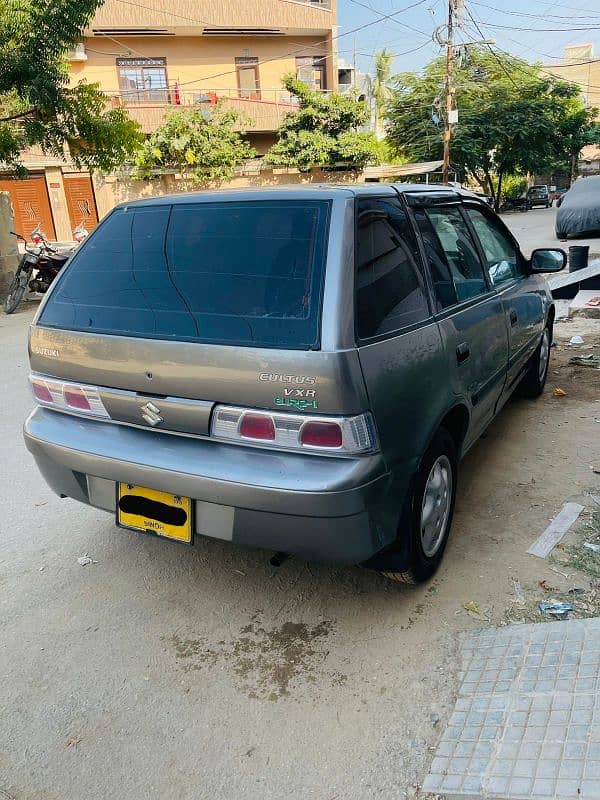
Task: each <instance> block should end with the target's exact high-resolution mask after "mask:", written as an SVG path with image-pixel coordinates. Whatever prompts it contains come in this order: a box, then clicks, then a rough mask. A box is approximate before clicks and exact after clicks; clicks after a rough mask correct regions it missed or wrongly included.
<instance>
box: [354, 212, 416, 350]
mask: <svg viewBox="0 0 600 800" xmlns="http://www.w3.org/2000/svg"><path fill="white" fill-rule="evenodd" d="M429 315H430V313H429V305H428V302H427V296H426V293H425V289H424V282H423V277H422V274H421V269H420V261H419V250H418V246H417V241H416V238H415V235H414V233H413V231H412V229H411V227H410V223H409V221H408V217H407V214H406V212H405V211H404V209H403V208H402V206H401V205H400V204H399V203H398V201H396V200H394V199H391V198H390V199H383V198H382V199H364V200H359V202H358V205H357V228H356V318H357V329H358V337H359V339H368V338H372V337H373V336H380V335H382V334H385V333H390V332H392V331H397V330H399V329H401V328H405V327H407V326H409V325H413V324H415V323H417V322H422V321H423V320H425V319H427V318H428V317H429Z"/></svg>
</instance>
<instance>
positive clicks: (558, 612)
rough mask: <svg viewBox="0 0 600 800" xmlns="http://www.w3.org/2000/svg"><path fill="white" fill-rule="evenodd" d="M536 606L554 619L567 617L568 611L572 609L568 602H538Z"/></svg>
mask: <svg viewBox="0 0 600 800" xmlns="http://www.w3.org/2000/svg"><path fill="white" fill-rule="evenodd" d="M538 608H539V609H540V611H541V612H542V614H545V615H546V616H548V617H556V619H567V617H568V616H569V613H570V612H571V611H573V606H572V605H571V604H570V603H540V604H539V606H538Z"/></svg>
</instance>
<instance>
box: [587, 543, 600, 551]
mask: <svg viewBox="0 0 600 800" xmlns="http://www.w3.org/2000/svg"><path fill="white" fill-rule="evenodd" d="M583 546H584V547H585V549H586V550H591V551H592V553H598V554H600V544H593V543H592V542H584V543H583Z"/></svg>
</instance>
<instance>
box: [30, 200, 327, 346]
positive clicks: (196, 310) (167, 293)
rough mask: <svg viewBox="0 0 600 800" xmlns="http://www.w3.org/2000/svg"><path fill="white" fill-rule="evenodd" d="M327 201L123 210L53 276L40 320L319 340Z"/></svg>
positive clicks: (279, 341)
mask: <svg viewBox="0 0 600 800" xmlns="http://www.w3.org/2000/svg"><path fill="white" fill-rule="evenodd" d="M329 216H330V202H329V201H323V200H318V201H304V200H295V201H291V200H281V201H241V202H202V203H187V204H178V205H172V206H171V205H164V206H162V205H161V206H154V205H152V206H130V207H125V208H119V209H116V210H115V211H113V213H112V214H110V216H109V217H108V218H107V219H106V220H105V221H104V222H103V223H102V224H101V225H100V226H99V227H98V228H97V229H96V230H95V231H94V233H93V234H92V235H91V236H90V238H89V239H88V240H87V241H86V242H85V244H84V245H83V246H82V248H81V250H80V251H79V252H78V253H76V255H75V256H74V257H73V259H72V260H71V263H70V264H69V266H68V267H67V269H66V270H65V272H64V274H63V275H61V276H60V278H59V282H58V285H57V286H56V287H55V290H54V291H53V293H52V295H51V296H50V297H49V298H48V302H47V303H46V305H45V307H44V309H43V311H42V314H41V316H40V320H39V322H40V324H42V325H46V326H48V327H56V328H63V329H68V330H80V331H90V332H94V333H107V334H117V335H123V336H135V337H145V338H156V339H175V340H184V341H198V342H214V343H223V344H232V345H246V346H257V347H259V346H264V347H286V348H293V349H311V348H316V347H318V346H319V327H320V325H319V323H320V306H321V287H322V279H323V273H324V266H325V254H326V245H327V235H328V228H329Z"/></svg>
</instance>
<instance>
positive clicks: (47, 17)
mask: <svg viewBox="0 0 600 800" xmlns="http://www.w3.org/2000/svg"><path fill="white" fill-rule="evenodd" d="M101 4H102V0H2V2H1V3H0V161H1V162H4V163H6V164H8V165H10V166H12V167H13V168H14V169H15V170H17V171H19V170H22V169H23V168H22V164H21V163H20V152H21V151H22V150H23V149H24V148H26V147H30V146H33V145H38V146H40V147H41V148H42V150H43V151H44V152H46V153H51V154H52V155H55V156H58V157H62V156H63V155H64V152H65V145H68V147H69V150H70V153H71V157H72V159H73V161H74V162H75V163H76V164H77V165H78V166H86V167H90V168H91V169H101V170H107V169H110V168H111V167H113V166H115V165H117V164H120V163H122V162H123V160H124V159H125V158H126V157H127V156H128V155H129V154H130V153H131V152H132V151H133V150H134V149H135V148H136V147H137V146H138V145H139V141H140V134H139V133H138V126H137V124H136V123H134V122H132V121H131V120H130V119H129V118H128V117H127V114H126V113H125V112H124V111H123V110H122V109H109V108H107V104H106V98H105V96H104V95H103V94H102V93H101V92H100V91H99V89H98V87H97V86H96V85H94V84H87V83H84V82H81V83H79V84H77V85H75V86H71V85H70V84H69V74H68V69H67V64H66V61H65V55H66V53H67V51H68V50H69V49H72V48H73V47H74V45H75V44H76V43H77V42H78V40H79V39H80V38H81V35H82V33H83V30H84V29H85V27H86V25H87V24H88V22H89V21H90V20H91V18H92V16H93V14H94V12H95V11H96V9H97V8H98V7H99V6H100V5H101Z"/></svg>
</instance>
